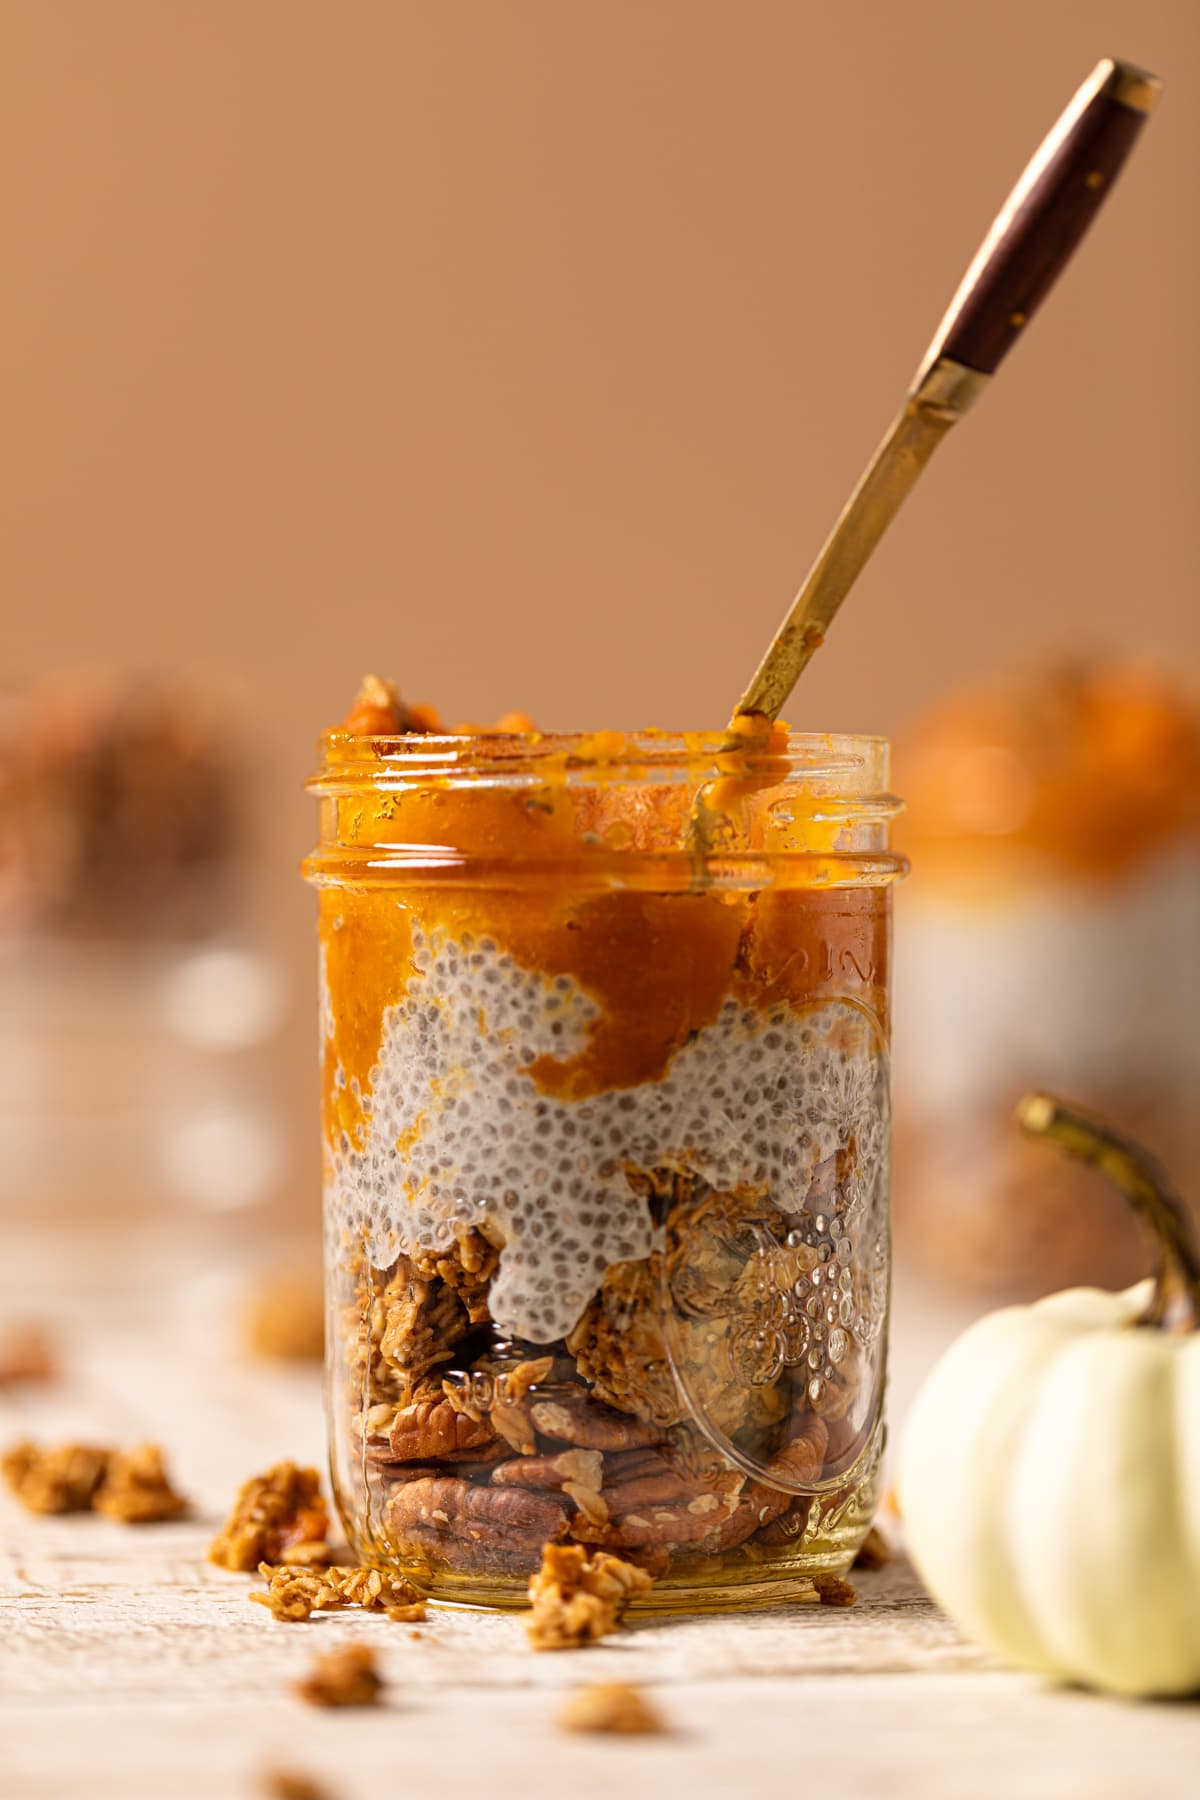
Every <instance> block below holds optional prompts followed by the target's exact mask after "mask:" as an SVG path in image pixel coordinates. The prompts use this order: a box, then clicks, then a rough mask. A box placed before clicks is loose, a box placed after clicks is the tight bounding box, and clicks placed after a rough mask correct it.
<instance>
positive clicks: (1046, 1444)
mask: <svg viewBox="0 0 1200 1800" xmlns="http://www.w3.org/2000/svg"><path fill="white" fill-rule="evenodd" d="M1018 1117H1019V1119H1020V1121H1021V1123H1022V1125H1023V1126H1024V1127H1025V1129H1026V1130H1027V1131H1029V1132H1031V1133H1033V1134H1035V1135H1039V1136H1044V1137H1047V1138H1049V1139H1052V1140H1054V1141H1056V1142H1057V1143H1058V1144H1060V1145H1061V1146H1062V1147H1063V1148H1064V1149H1065V1150H1067V1152H1068V1153H1070V1154H1072V1155H1075V1156H1077V1157H1080V1158H1082V1159H1083V1160H1085V1161H1088V1162H1091V1163H1093V1164H1095V1165H1096V1166H1097V1167H1099V1168H1100V1169H1101V1170H1102V1171H1103V1172H1104V1173H1105V1174H1107V1175H1108V1176H1109V1177H1110V1178H1111V1179H1112V1180H1113V1181H1115V1182H1116V1184H1117V1185H1118V1186H1119V1187H1120V1188H1121V1190H1122V1191H1123V1193H1125V1195H1126V1196H1127V1198H1128V1199H1129V1200H1130V1202H1131V1204H1132V1205H1133V1206H1134V1207H1135V1208H1136V1209H1137V1211H1138V1212H1139V1214H1140V1215H1141V1216H1142V1218H1143V1219H1144V1220H1145V1221H1146V1223H1147V1224H1148V1225H1149V1227H1150V1229H1151V1232H1152V1235H1153V1238H1154V1242H1155V1245H1156V1248H1157V1252H1158V1268H1157V1272H1156V1274H1155V1276H1154V1278H1153V1279H1152V1280H1150V1281H1147V1282H1142V1283H1140V1284H1139V1285H1138V1286H1137V1287H1134V1288H1130V1289H1128V1290H1127V1291H1126V1292H1125V1293H1120V1294H1109V1293H1102V1292H1100V1291H1099V1290H1097V1289H1094V1288H1076V1289H1073V1290H1070V1291H1068V1292H1066V1293H1061V1294H1054V1295H1052V1296H1051V1297H1050V1298H1048V1299H1046V1300H1042V1301H1039V1302H1038V1303H1037V1304H1036V1305H1034V1306H1028V1307H1026V1306H1011V1307H1006V1308H1004V1309H1003V1310H1002V1311H1000V1312H995V1313H992V1314H990V1315H988V1316H987V1317H985V1318H983V1319H980V1320H979V1321H978V1322H977V1323H976V1324H975V1325H973V1326H971V1327H970V1328H969V1329H968V1330H967V1331H966V1332H965V1333H964V1334H963V1336H962V1337H961V1338H959V1339H958V1341H957V1342H956V1343H955V1344H953V1345H952V1346H951V1347H950V1349H949V1350H948V1351H947V1352H946V1354H945V1355H944V1356H943V1358H942V1359H941V1361H940V1362H939V1363H938V1364H937V1366H936V1367H935V1369H934V1370H933V1372H932V1374H931V1375H930V1376H929V1378H928V1380H927V1381H926V1383H925V1385H924V1387H923V1388H922V1390H921V1392H920V1394H919V1395H918V1398H917V1400H916V1403H915V1405H914V1406H913V1408H912V1411H911V1413H910V1415H909V1418H908V1422H907V1425H906V1428H905V1432H904V1438H903V1443H902V1446H901V1456H900V1469H899V1497H900V1507H901V1512H902V1515H903V1519H904V1530H905V1537H906V1541H907V1545H908V1549H909V1553H910V1555H911V1556H912V1559H913V1561H914V1563H915V1564H916V1566H917V1569H918V1570H919V1572H920V1574H921V1576H922V1578H923V1580H924V1581H925V1583H926V1585H927V1586H928V1588H929V1590H930V1592H931V1593H932V1594H933V1596H934V1598H935V1599H936V1600H937V1601H938V1602H939V1603H940V1604H941V1605H942V1606H943V1607H944V1608H945V1610H946V1611H947V1612H948V1613H949V1614H950V1616H951V1618H952V1619H954V1620H955V1622H956V1623H957V1624H958V1625H959V1626H960V1627H961V1629H962V1630H963V1631H964V1632H965V1633H966V1635H967V1636H968V1637H971V1638H973V1639H975V1640H976V1641H978V1642H979V1643H980V1644H982V1645H984V1646H985V1647H986V1648H988V1649H990V1650H992V1651H994V1652H995V1653H996V1654H997V1655H999V1656H1000V1657H1002V1658H1003V1659H1004V1660H1005V1661H1007V1662H1012V1663H1016V1664H1019V1665H1021V1666H1023V1667H1025V1668H1029V1669H1035V1670H1039V1671H1041V1672H1043V1673H1045V1674H1047V1675H1051V1676H1055V1677H1058V1678H1061V1679H1066V1680H1073V1681H1079V1682H1083V1683H1086V1684H1088V1685H1090V1686H1093V1687H1098V1688H1104V1689H1108V1690H1110V1691H1112V1692H1115V1693H1121V1694H1135V1695H1148V1694H1186V1693H1191V1692H1193V1691H1197V1690H1200V1258H1198V1257H1197V1254H1196V1250H1195V1247H1194V1244H1193V1241H1192V1238H1191V1235H1190V1232H1189V1229H1188V1225H1187V1221H1186V1216H1185V1214H1184V1211H1183V1208H1182V1207H1181V1205H1180V1203H1179V1201H1178V1200H1177V1199H1176V1198H1175V1196H1174V1195H1173V1193H1172V1192H1171V1189H1170V1187H1169V1186H1168V1184H1167V1182H1166V1179H1165V1177H1164V1176H1163V1174H1162V1171H1161V1170H1160V1169H1159V1167H1158V1165H1157V1164H1156V1163H1155V1162H1154V1161H1153V1159H1152V1158H1150V1157H1149V1156H1148V1155H1147V1153H1146V1152H1145V1151H1143V1150H1141V1149H1140V1148H1139V1147H1138V1146H1137V1145H1135V1144H1132V1143H1130V1142H1129V1141H1128V1140H1126V1139H1123V1138H1120V1137H1118V1136H1117V1135H1116V1134H1115V1133H1112V1132H1109V1131H1105V1130H1104V1129H1103V1128H1101V1127H1099V1126H1097V1125H1095V1124H1094V1123H1093V1122H1092V1121H1090V1120H1088V1119H1086V1118H1084V1117H1083V1116H1082V1115H1080V1114H1078V1113H1075V1112H1072V1111H1071V1110H1070V1109H1068V1108H1067V1107H1065V1106H1063V1105H1062V1104H1061V1103H1060V1102H1058V1101H1055V1100H1052V1099H1050V1098H1049V1097H1048V1096H1046V1095H1040V1094H1035V1095H1031V1096H1029V1097H1028V1098H1027V1099H1026V1100H1024V1101H1023V1102H1022V1103H1021V1108H1020V1110H1019V1113H1018Z"/></svg>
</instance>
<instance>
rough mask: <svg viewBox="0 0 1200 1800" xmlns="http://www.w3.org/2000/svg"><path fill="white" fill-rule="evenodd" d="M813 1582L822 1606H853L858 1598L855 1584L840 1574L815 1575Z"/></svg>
mask: <svg viewBox="0 0 1200 1800" xmlns="http://www.w3.org/2000/svg"><path fill="white" fill-rule="evenodd" d="M812 1583H813V1586H814V1587H815V1588H816V1590H817V1598H818V1599H819V1600H820V1602H821V1605H822V1606H853V1605H854V1604H855V1602H856V1601H857V1599H858V1594H857V1593H856V1591H855V1589H854V1586H853V1584H852V1583H851V1582H849V1581H844V1580H843V1579H842V1577H841V1576H840V1575H814V1576H813V1578H812Z"/></svg>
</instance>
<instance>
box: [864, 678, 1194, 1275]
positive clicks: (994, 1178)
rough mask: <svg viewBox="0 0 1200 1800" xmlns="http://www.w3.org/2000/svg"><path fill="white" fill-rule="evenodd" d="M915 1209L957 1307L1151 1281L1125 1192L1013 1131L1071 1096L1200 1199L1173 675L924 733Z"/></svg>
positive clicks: (1189, 732)
mask: <svg viewBox="0 0 1200 1800" xmlns="http://www.w3.org/2000/svg"><path fill="white" fill-rule="evenodd" d="M901 755H902V756H903V758H904V789H905V795H906V799H907V806H906V817H905V821H904V824H905V840H906V847H907V848H908V849H910V850H911V851H912V854H913V860H914V863H915V865H916V867H917V869H918V876H917V878H916V879H914V880H913V881H912V882H911V883H909V885H908V887H907V889H906V891H905V894H904V896H903V901H902V904H901V908H900V912H901V926H902V930H901V949H900V953H899V955H898V956H897V959H896V968H895V981H896V992H897V997H898V1003H897V1007H896V1015H897V1019H898V1020H899V1022H900V1024H899V1049H900V1055H899V1058H898V1064H897V1067H898V1071H899V1073H898V1077H897V1083H896V1181H895V1199H896V1216H897V1218H898V1220H899V1222H900V1226H901V1235H902V1242H903V1246H904V1250H905V1254H906V1257H908V1258H911V1260H912V1262H913V1263H914V1265H915V1264H918V1263H920V1264H922V1265H923V1271H924V1273H925V1274H926V1275H927V1276H928V1277H929V1278H931V1279H932V1280H933V1281H935V1282H937V1283H940V1284H942V1285H943V1286H945V1287H947V1288H948V1289H950V1290H952V1292H953V1294H954V1295H955V1297H956V1298H957V1299H974V1300H975V1301H976V1302H977V1303H978V1302H981V1301H983V1300H987V1301H996V1300H1001V1299H1032V1298H1034V1297H1035V1296H1036V1295H1038V1294H1043V1293H1045V1292H1046V1291H1047V1290H1048V1289H1051V1288H1059V1287H1069V1286H1073V1285H1078V1284H1080V1283H1083V1284H1094V1285H1097V1286H1101V1287H1119V1286H1123V1285H1125V1284H1126V1283H1127V1282H1130V1281H1135V1280H1136V1279H1137V1278H1138V1276H1139V1275H1140V1273H1141V1271H1142V1269H1143V1267H1144V1262H1145V1250H1144V1246H1143V1243H1142V1239H1141V1234H1140V1231H1139V1229H1138V1227H1137V1224H1136V1222H1135V1221H1134V1218H1133V1216H1132V1214H1131V1212H1130V1210H1129V1208H1128V1207H1127V1206H1125V1205H1124V1204H1123V1203H1122V1201H1121V1198H1120V1196H1119V1195H1118V1194H1117V1193H1116V1192H1115V1191H1114V1192H1112V1193H1111V1194H1106V1193H1105V1192H1104V1191H1103V1190H1102V1191H1101V1192H1099V1193H1097V1192H1096V1191H1095V1182H1094V1180H1093V1178H1092V1176H1091V1173H1090V1171H1088V1170H1087V1169H1085V1168H1084V1167H1082V1165H1080V1164H1078V1163H1073V1162H1070V1161H1067V1160H1066V1159H1051V1160H1048V1159H1047V1158H1046V1155H1045V1151H1044V1148H1043V1147H1042V1146H1041V1145H1039V1144H1037V1143H1036V1142H1033V1141H1031V1140H1030V1139H1028V1138H1026V1137H1025V1136H1023V1134H1022V1133H1020V1132H1019V1131H1017V1130H1016V1128H1015V1126H1014V1124H1013V1109H1014V1107H1015V1105H1016V1103H1017V1100H1018V1099H1019V1097H1020V1096H1021V1094H1022V1093H1024V1092H1026V1091H1027V1090H1028V1089H1031V1088H1045V1089H1048V1090H1049V1091H1051V1092H1053V1093H1059V1094H1064V1095H1068V1096H1070V1098H1071V1100H1072V1102H1073V1103H1075V1104H1078V1105H1080V1106H1083V1107H1085V1108H1087V1109H1088V1110H1090V1111H1092V1112H1094V1113H1095V1114H1096V1115H1097V1116H1098V1117H1101V1118H1103V1119H1105V1120H1106V1121H1107V1122H1108V1123H1109V1124H1110V1125H1112V1126H1113V1127H1115V1128H1116V1129H1118V1130H1120V1131H1123V1132H1127V1133H1129V1134H1130V1135H1131V1136H1133V1137H1136V1138H1138V1139H1139V1140H1140V1141H1142V1142H1144V1143H1146V1144H1148V1145H1149V1146H1150V1147H1151V1148H1152V1149H1153V1151H1154V1154H1155V1155H1156V1156H1157V1157H1159V1158H1160V1159H1161V1160H1162V1162H1163V1163H1164V1165H1165V1166H1166V1167H1167V1168H1169V1169H1171V1170H1172V1172H1173V1174H1174V1175H1175V1177H1176V1178H1177V1179H1178V1181H1179V1183H1180V1187H1181V1189H1182V1191H1183V1193H1184V1194H1185V1195H1195V1194H1196V1193H1197V1192H1198V1191H1200V1107H1197V1105H1196V1091H1197V1084H1198V1083H1200V1032H1198V1031H1197V1029H1196V1019H1197V1016H1198V1014H1200V707H1197V705H1196V703H1195V701H1194V700H1193V699H1192V698H1191V696H1190V695H1189V694H1188V693H1187V692H1186V690H1178V689H1177V688H1176V686H1175V685H1174V684H1173V683H1172V682H1169V681H1167V680H1166V679H1165V678H1164V677H1162V676H1160V675H1157V674H1155V673H1154V672H1153V671H1149V672H1148V671H1146V670H1143V669H1141V668H1139V667H1136V666H1128V665H1125V664H1122V663H1117V664H1106V663H1084V664H1081V665H1072V666H1067V667H1057V666H1055V667H1050V668H1048V669H1044V670H1037V671H1034V672H1032V673H1028V674H1024V675H1021V676H1019V677H1016V676H1014V677H1011V678H1007V679H1004V680H1002V681H999V682H997V683H995V684H993V685H989V686H987V687H984V688H982V689H980V690H972V691H967V692H965V693H963V694H959V695H955V696H952V697H951V698H950V699H949V700H948V701H945V702H943V703H942V704H941V705H940V706H939V707H937V708H936V709H935V710H934V711H932V712H931V713H930V714H929V715H927V716H926V718H925V719H924V720H923V721H922V722H921V724H920V726H919V727H918V728H917V729H916V730H915V731H914V732H913V733H912V735H911V737H910V739H909V740H908V742H907V743H906V744H905V746H904V747H903V750H902V751H901Z"/></svg>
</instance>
